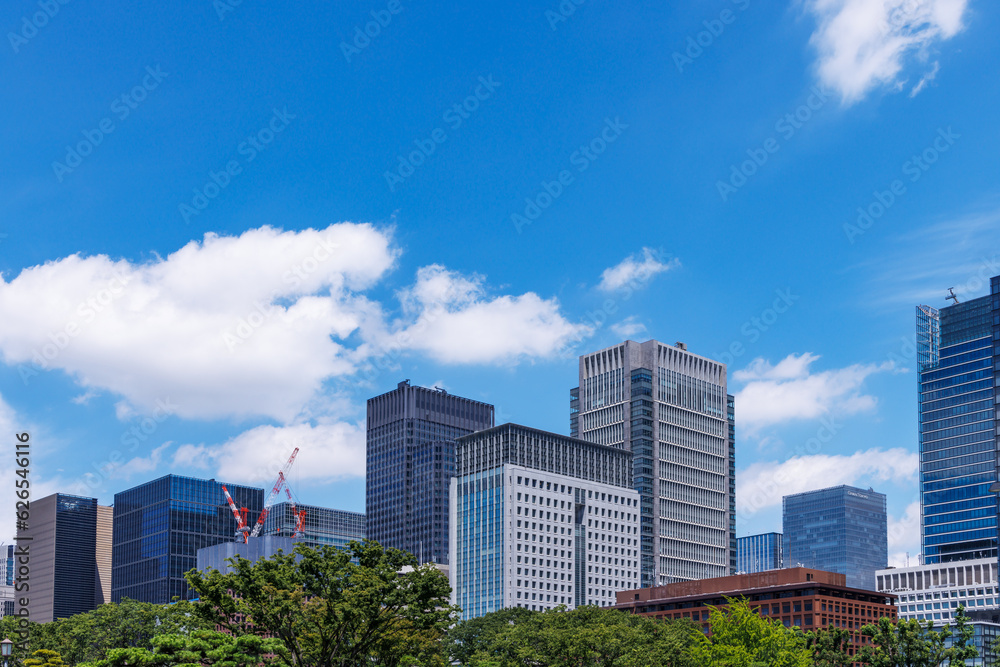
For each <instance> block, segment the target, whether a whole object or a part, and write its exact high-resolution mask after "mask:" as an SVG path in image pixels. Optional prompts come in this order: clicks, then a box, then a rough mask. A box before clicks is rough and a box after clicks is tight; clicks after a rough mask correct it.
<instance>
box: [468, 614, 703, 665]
mask: <svg viewBox="0 0 1000 667" xmlns="http://www.w3.org/2000/svg"><path fill="white" fill-rule="evenodd" d="M495 613H496V614H499V615H500V616H499V618H500V619H503V618H504V615H503V614H504V612H495ZM519 616H520V617H519V618H517V620H516V622H515V623H510V622H507V623H502V622H501V623H496V624H494V623H493V620H492V619H489V620H487V621H485V622H484V623H482V624H480V626H481V627H482V626H485V627H489V628H490V631H489V632H487V633H483V634H482V635H480V637H479V642H478V650H477V651H476V653H475V654H474V655H472V656H471V657H470V658H468V659H467V661H461V664H462V665H466V666H467V667H531V666H540V665H565V666H566V667H591V666H598V665H599V666H601V667H647V666H648V665H659V666H662V667H696V665H697V664H698V663H696V662H695V660H694V656H693V655H692V649H693V648H694V647H695V645H696V642H697V641H698V640H697V637H698V636H700V635H701V632H700V631H699V630H698V627H697V626H696V625H694V624H692V623H691V622H690V621H687V622H684V621H667V622H664V621H659V620H656V619H652V618H647V617H644V616H638V615H634V614H628V613H625V612H621V611H618V610H616V609H607V608H603V609H602V608H599V607H590V606H588V607H579V608H577V609H575V610H573V611H564V610H563V609H562V608H561V607H560V608H557V609H555V610H549V611H545V612H529V613H528V614H519ZM508 618H509V617H508ZM469 623H471V621H469ZM460 632H461V631H460Z"/></svg>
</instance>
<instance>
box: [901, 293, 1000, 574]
mask: <svg viewBox="0 0 1000 667" xmlns="http://www.w3.org/2000/svg"><path fill="white" fill-rule="evenodd" d="M991 283H992V284H991V294H990V295H989V296H984V297H980V298H978V299H973V300H971V301H966V302H963V303H956V304H954V305H951V306H947V307H945V308H941V309H940V310H938V309H935V308H931V307H929V306H918V307H917V363H918V371H919V381H920V491H921V494H920V499H921V510H922V511H921V517H922V520H921V525H920V532H921V534H920V537H921V546H922V548H923V553H924V561H925V562H926V563H947V562H951V561H960V560H967V559H973V558H994V559H995V558H997V494H996V493H995V492H992V491H991V490H990V487H991V486H992V485H993V484H994V483H995V482H996V481H997V454H996V452H997V451H998V450H997V448H998V447H1000V440H998V438H1000V431H998V430H997V426H998V421H997V415H996V405H995V396H996V389H995V387H996V377H995V375H996V373H997V372H998V369H1000V366H998V363H1000V354H998V349H1000V278H993V279H992V281H991Z"/></svg>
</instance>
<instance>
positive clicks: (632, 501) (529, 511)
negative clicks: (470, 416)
mask: <svg viewBox="0 0 1000 667" xmlns="http://www.w3.org/2000/svg"><path fill="white" fill-rule="evenodd" d="M456 451H457V471H456V473H455V477H454V478H452V480H451V496H450V503H451V518H452V523H451V525H450V529H449V542H450V548H451V554H452V560H451V565H450V573H449V574H450V579H451V584H452V604H457V605H458V606H459V607H461V608H462V617H463V618H466V619H469V618H475V617H477V616H482V615H483V614H486V613H489V612H492V611H497V610H498V609H503V608H505V607H523V608H525V609H533V610H544V609H554V608H556V607H558V606H559V605H564V606H565V607H566V608H567V609H573V608H575V607H577V606H580V605H600V606H610V605H613V604H615V593H616V591H620V590H625V589H632V588H636V587H637V586H638V583H639V539H638V538H639V535H638V532H639V512H638V510H639V494H638V493H636V492H635V491H634V490H633V489H632V488H630V487H631V485H632V461H631V458H632V456H631V454H629V452H627V451H625V450H623V449H621V448H616V447H608V446H606V445H598V444H595V443H592V442H587V441H586V440H580V439H578V438H568V437H566V436H565V435H558V434H556V433H548V432H546V431H540V430H538V429H533V428H528V427H526V426H518V425H517V424H504V425H502V426H497V427H496V428H492V429H489V430H486V431H479V432H477V433H473V434H472V435H467V436H464V437H462V438H459V439H458V444H457V449H456Z"/></svg>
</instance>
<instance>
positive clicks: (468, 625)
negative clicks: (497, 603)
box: [445, 607, 538, 665]
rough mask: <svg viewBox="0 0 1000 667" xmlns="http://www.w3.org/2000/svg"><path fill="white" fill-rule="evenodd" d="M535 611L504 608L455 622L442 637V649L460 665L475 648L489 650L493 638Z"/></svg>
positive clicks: (465, 662)
mask: <svg viewBox="0 0 1000 667" xmlns="http://www.w3.org/2000/svg"><path fill="white" fill-rule="evenodd" d="M536 614H538V612H537V611H531V610H530V609H525V608H524V607H508V608H506V609H500V610H499V611H494V612H491V613H489V614H484V615H482V616H478V617H476V618H470V619H468V620H465V621H461V622H459V623H457V624H456V625H455V626H454V627H452V628H450V629H449V630H448V634H447V636H446V637H445V652H446V653H447V655H448V657H449V658H450V659H451V660H452V661H454V662H457V663H458V664H460V665H465V664H468V662H469V660H470V659H471V658H472V656H473V655H475V654H476V653H477V652H479V651H484V652H489V650H490V647H491V646H493V644H494V643H495V642H496V641H497V638H498V637H499V636H500V635H501V634H502V633H503V632H505V631H507V630H509V629H510V627H511V626H513V625H517V624H518V623H520V622H523V621H524V620H525V619H527V618H528V617H531V616H534V615H536Z"/></svg>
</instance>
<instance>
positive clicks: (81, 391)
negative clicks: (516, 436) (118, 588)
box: [0, 0, 1000, 562]
mask: <svg viewBox="0 0 1000 667" xmlns="http://www.w3.org/2000/svg"><path fill="white" fill-rule="evenodd" d="M0 25H2V27H3V32H4V34H5V36H6V37H5V42H6V44H5V45H3V46H2V47H0V72H2V75H3V80H4V82H5V84H6V85H5V86H3V88H2V90H0V109H3V112H2V113H3V116H4V122H3V123H2V124H0V137H2V145H3V147H4V150H3V151H2V152H0V272H2V282H0V322H2V323H3V324H2V325H0V360H2V364H0V399H2V403H0V423H2V425H3V427H4V428H3V430H4V431H6V432H8V433H11V432H13V431H15V430H16V431H23V430H28V431H30V432H31V434H32V442H33V443H34V449H33V454H34V459H33V462H32V469H31V475H32V479H33V481H34V484H35V497H39V496H40V495H42V494H45V493H49V492H53V491H57V490H58V491H69V492H78V493H86V494H88V495H96V496H97V497H98V498H99V499H100V500H101V501H102V502H106V503H110V502H111V501H112V499H113V494H114V493H115V491H118V490H121V489H124V488H128V487H129V486H131V485H134V484H137V483H141V482H144V481H147V480H149V479H153V478H155V477H157V476H160V475H163V474H166V473H168V472H175V473H180V474H189V475H194V476H203V477H212V476H214V477H217V478H219V479H224V480H231V481H233V482H246V483H255V484H259V485H266V484H268V483H269V482H270V480H271V479H273V476H274V475H275V473H276V471H277V469H278V467H279V466H280V463H281V461H282V460H283V459H284V458H285V457H286V456H287V454H288V452H289V450H290V449H291V447H293V446H300V447H301V449H302V451H301V453H300V455H299V460H298V463H297V466H296V468H295V470H294V472H293V473H292V476H291V480H292V484H293V488H294V490H295V492H296V494H297V496H298V497H299V498H300V499H301V500H302V501H303V502H308V503H314V504H327V505H330V506H333V507H340V508H344V509H352V510H363V509H364V401H365V399H366V398H367V397H369V396H372V395H375V394H378V393H382V392H384V391H387V390H389V389H392V388H393V387H395V385H396V383H397V382H398V381H399V380H402V379H404V378H409V379H411V380H412V381H413V382H414V383H417V384H422V385H427V386H430V385H435V384H437V385H440V386H444V387H445V388H447V389H448V390H449V391H452V392H454V393H459V394H462V395H465V396H469V397H472V398H476V399H481V400H485V401H489V402H492V403H494V404H495V405H496V406H497V413H498V420H499V421H516V422H519V423H524V424H527V425H531V426H535V427H539V428H545V429H550V430H553V431H558V432H567V431H568V414H569V409H568V391H569V389H570V388H571V387H573V386H575V385H576V355H577V354H580V353H584V352H587V351H590V350H593V349H599V348H601V347H605V346H607V345H611V344H613V343H615V342H617V341H619V340H622V339H623V338H625V337H629V338H632V339H636V340H646V339H648V338H657V339H659V340H662V341H664V342H668V343H672V342H674V341H678V340H680V341H684V342H686V343H687V344H688V346H689V349H691V350H692V351H694V352H696V353H699V354H703V355H705V356H708V357H712V358H716V359H720V360H722V361H725V362H727V363H728V364H729V368H730V385H731V391H732V392H733V393H735V394H736V395H737V397H738V400H737V406H736V414H737V451H738V454H737V463H738V468H739V471H740V472H739V500H738V502H739V507H740V516H739V519H738V532H739V534H740V535H744V534H749V533H753V532H763V531H767V530H780V496H781V494H782V493H786V492H790V491H799V490H807V489H808V488H819V487H822V486H826V485H829V484H834V483H850V484H856V485H859V486H866V487H867V486H869V485H871V486H874V487H875V488H876V489H877V490H880V491H883V492H885V493H887V494H888V495H889V510H890V515H891V517H890V522H891V529H890V542H891V543H890V552H892V553H893V554H894V556H893V558H894V559H895V561H896V562H899V561H900V560H901V559H902V558H905V556H903V555H902V554H905V553H906V552H907V551H908V552H909V553H910V554H911V556H913V555H915V554H916V553H917V551H918V550H919V529H918V519H917V517H918V516H919V510H918V507H917V505H915V504H914V503H916V502H917V500H918V497H917V493H916V475H917V459H916V448H917V440H916V401H915V398H916V388H915V383H916V379H915V374H914V360H913V356H912V347H910V343H909V341H910V339H911V338H912V336H913V329H914V306H915V305H917V304H918V303H928V304H930V305H934V306H942V305H944V304H945V301H944V295H945V294H946V291H947V288H948V287H952V286H954V287H955V291H956V293H957V294H959V295H960V297H962V298H965V297H973V296H978V295H981V294H983V293H985V289H986V287H987V286H988V277H989V276H991V275H997V274H1000V257H998V256H997V252H996V251H997V240H998V237H1000V233H998V232H1000V224H998V223H1000V192H998V187H997V183H996V174H997V171H996V160H995V156H996V154H997V153H998V150H1000V132H998V129H997V124H996V114H995V112H994V111H993V110H994V109H996V108H997V105H998V103H1000V82H998V79H997V77H996V71H997V65H998V53H997V44H996V39H995V35H996V34H997V32H998V30H1000V8H997V7H995V6H994V5H992V4H990V3H984V2H972V1H969V0H886V2H884V3H870V2H865V1H862V0H830V1H827V2H819V1H818V0H798V1H796V2H791V3H777V4H775V3H763V2H759V1H758V0H716V1H714V2H709V3H704V2H699V3H687V4H685V5H684V6H681V7H658V8H645V7H643V8H639V7H622V6H620V5H617V4H614V3H594V2H582V3H580V4H576V3H575V2H573V0H565V1H564V2H562V3H561V4H560V3H559V2H556V1H555V0H552V1H551V2H519V1H516V0H514V1H511V2H504V3H485V4H477V5H475V6H469V7H459V8H454V7H449V8H443V7H435V6H431V5H426V4H420V3H413V4H411V3H410V2H408V1H407V0H393V1H392V2H389V1H388V0H387V1H385V2H383V1H381V0H379V1H376V2H347V3H336V4H335V5H328V4H319V3H306V4H300V5H295V6H285V5H276V4H275V3H264V2H260V1H258V0H243V1H242V2H241V3H239V4H236V3H233V2H232V1H231V0H228V1H227V0H217V1H216V2H215V3H214V4H213V2H211V1H210V0H197V1H184V2H178V3H173V4H171V5H170V6H169V7H167V6H148V7H147V6H142V7H140V6H135V5H134V4H125V3H119V2H115V1H109V2H104V3H100V4H99V5H97V6H94V5H92V4H87V3H78V2H67V3H66V4H60V3H59V2H57V1H56V0H51V2H47V1H46V0H41V1H40V2H39V0H15V1H14V2H10V3H7V4H6V5H5V8H4V11H3V13H2V16H0ZM365 31H367V32H368V35H366V34H365ZM779 311H781V312H779ZM12 475H13V473H12V471H11V470H9V469H8V470H6V471H5V472H4V473H3V478H4V479H5V480H7V481H6V482H4V488H8V489H10V488H12V487H13V484H12V483H11V482H12ZM10 502H13V500H12V499H10ZM0 530H2V531H3V535H5V536H6V535H7V534H8V533H10V532H11V530H12V526H11V525H10V523H9V522H7V523H0Z"/></svg>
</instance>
